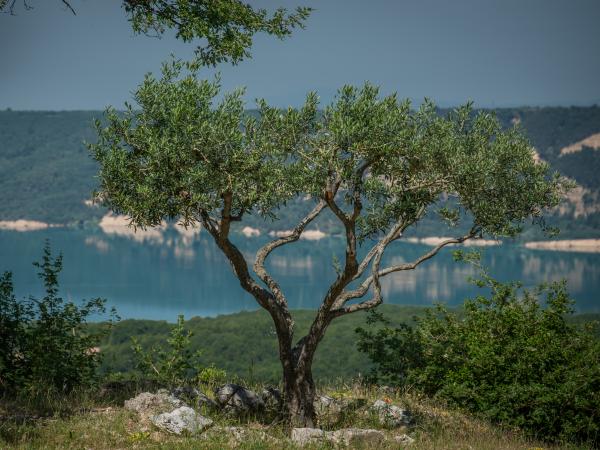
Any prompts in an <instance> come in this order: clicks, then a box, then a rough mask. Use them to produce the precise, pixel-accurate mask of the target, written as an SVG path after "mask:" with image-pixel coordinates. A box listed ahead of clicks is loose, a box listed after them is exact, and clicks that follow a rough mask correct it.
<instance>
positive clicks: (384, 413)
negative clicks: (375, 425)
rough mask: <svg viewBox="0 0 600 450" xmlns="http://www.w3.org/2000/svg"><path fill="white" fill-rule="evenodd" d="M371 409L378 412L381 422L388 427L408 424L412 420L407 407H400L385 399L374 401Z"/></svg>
mask: <svg viewBox="0 0 600 450" xmlns="http://www.w3.org/2000/svg"><path fill="white" fill-rule="evenodd" d="M371 411H373V412H374V413H376V414H377V417H378V418H379V423H380V424H381V425H383V426H386V427H390V428H396V427H401V426H404V425H408V424H410V422H411V415H410V413H409V412H408V411H407V410H406V409H402V408H399V407H398V406H396V405H392V404H391V403H387V402H384V401H383V400H377V401H376V402H375V403H373V406H371Z"/></svg>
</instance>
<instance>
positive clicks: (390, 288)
mask: <svg viewBox="0 0 600 450" xmlns="http://www.w3.org/2000/svg"><path fill="white" fill-rule="evenodd" d="M45 238H49V239H50V240H51V243H52V247H53V248H54V249H56V250H61V251H62V252H63V253H64V257H65V260H64V265H65V268H64V271H63V276H62V283H61V287H62V289H63V295H64V296H65V297H70V298H74V299H78V298H92V297H98V296H100V297H105V298H107V299H108V300H109V302H110V303H111V304H114V305H115V306H116V307H117V309H118V311H119V313H120V314H121V315H122V316H123V317H138V318H152V319H168V320H174V318H175V317H176V316H177V314H181V313H183V314H185V315H186V316H188V317H191V316H193V315H217V314H225V313H230V312H235V311H240V310H244V309H255V308H256V304H255V302H254V300H253V299H252V298H251V297H250V296H249V295H247V294H246V293H245V292H244V291H243V290H242V289H241V288H240V286H239V282H238V280H237V279H236V278H235V277H234V276H233V274H232V273H231V268H230V266H229V264H228V262H227V261H226V260H225V258H224V257H223V255H222V254H221V252H220V251H219V250H218V249H217V248H216V246H215V245H214V243H213V242H212V239H210V237H209V236H208V235H207V234H206V233H202V232H201V231H199V230H190V229H188V230H185V229H181V230H180V229H177V228H175V227H172V226H169V227H168V228H165V229H164V230H163V231H162V233H161V239H159V240H157V239H153V238H148V237H146V239H144V240H143V241H142V242H140V241H139V239H138V240H132V239H130V238H128V237H126V236H123V235H120V234H118V233H113V234H106V233H102V232H100V231H98V232H83V231H73V230H60V229H48V230H40V231H34V232H29V233H17V232H11V231H2V232H0V271H4V270H12V271H13V272H14V281H15V286H16V291H17V294H18V295H19V296H24V295H28V294H30V293H31V294H34V295H39V294H41V286H40V285H39V281H38V280H37V278H36V276H35V270H34V268H33V267H32V266H31V262H32V261H34V260H37V259H39V257H40V255H41V248H42V246H43V242H44V239H45ZM267 239H268V237H255V238H244V237H243V236H240V237H239V238H238V239H237V244H238V245H239V246H240V249H241V250H242V252H243V253H244V255H245V256H246V257H247V258H248V259H249V261H253V258H254V252H255V251H256V249H257V248H258V247H259V246H260V245H262V244H263V243H264V242H265V241H266V240H267ZM429 249H430V247H427V246H426V245H423V244H419V243H397V244H394V245H393V246H390V248H389V249H388V252H387V253H386V257H385V258H384V261H383V264H384V265H387V264H399V263H403V262H408V261H412V260H414V259H416V258H417V257H419V256H420V255H421V254H423V253H424V252H426V251H427V250H429ZM343 252H344V245H343V242H342V241H341V240H340V239H335V238H327V239H322V240H320V241H300V242H298V243H295V244H292V245H288V246H284V247H282V248H280V249H277V250H275V252H274V253H273V254H272V256H271V258H270V259H269V260H268V264H267V267H268V269H269V270H270V271H271V273H272V274H273V276H274V277H276V279H278V280H280V284H281V286H282V288H283V289H284V292H286V294H287V296H288V299H289V303H290V305H291V307H292V308H316V307H317V306H318V305H319V304H320V301H321V299H322V297H323V295H324V294H325V292H326V291H327V288H328V286H329V284H330V283H331V282H332V281H333V280H334V278H335V271H334V270H333V265H334V263H333V261H334V257H337V258H339V259H342V256H343ZM483 254H484V258H483V262H484V264H485V265H486V266H488V267H489V268H490V271H491V273H492V274H493V275H494V276H495V277H497V278H498V279H500V280H503V281H508V280H522V281H523V282H524V284H525V285H526V286H533V285H535V284H537V283H539V282H541V281H551V280H557V279H560V278H566V279H567V282H568V286H569V290H570V292H571V293H572V295H573V296H574V297H575V298H576V300H577V307H578V309H579V310H581V311H600V302H598V299H597V292H599V291H600V264H599V263H600V254H583V253H559V252H550V251H546V252H544V251H535V250H528V249H524V248H522V247H518V246H515V245H510V244H504V245H501V246H497V247H490V248H486V249H485V250H484V252H483ZM473 275H475V271H474V269H473V268H472V267H471V266H469V265H467V264H464V263H455V262H453V260H452V255H451V250H444V251H442V252H441V253H440V255H438V256H437V257H436V258H434V259H432V260H430V261H427V262H425V263H424V264H423V265H421V266H419V268H417V270H413V271H404V272H399V273H396V274H392V275H390V276H388V277H385V278H383V279H382V292H383V295H384V298H385V301H386V302H389V303H396V304H413V305H428V304H431V303H432V302H436V301H441V302H446V303H449V304H459V303H461V302H462V300H463V299H464V298H466V297H468V296H473V295H475V294H476V293H478V290H477V288H475V287H473V286H472V285H470V284H468V283H467V282H466V281H465V279H466V278H467V277H469V276H473Z"/></svg>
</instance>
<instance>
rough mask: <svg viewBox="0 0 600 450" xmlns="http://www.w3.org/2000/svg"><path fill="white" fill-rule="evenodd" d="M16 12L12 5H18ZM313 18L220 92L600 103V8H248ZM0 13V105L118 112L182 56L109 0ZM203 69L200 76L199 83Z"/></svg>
mask: <svg viewBox="0 0 600 450" xmlns="http://www.w3.org/2000/svg"><path fill="white" fill-rule="evenodd" d="M17 1H18V2H20V1H21V0H17ZM249 2H250V3H251V4H253V5H258V6H261V7H267V8H274V7H277V6H288V7H289V6H292V7H293V6H294V5H296V4H304V5H308V6H313V7H314V8H315V9H316V10H315V11H314V13H313V14H312V16H311V17H310V19H309V20H308V22H307V27H306V29H305V30H300V31H298V32H296V33H295V34H294V35H293V36H292V37H291V38H289V39H287V40H285V41H279V40H277V39H274V38H271V37H268V36H259V37H258V38H256V40H255V45H254V47H253V50H252V53H253V56H254V57H253V59H251V60H248V61H246V62H244V63H242V64H240V65H238V66H235V67H234V66H229V65H223V66H220V67H219V69H218V70H219V71H220V72H221V76H222V80H223V85H224V87H225V88H226V89H232V88H234V87H237V86H246V87H247V97H248V99H249V105H248V106H249V107H252V106H253V104H254V102H253V100H254V99H255V98H257V97H264V98H266V99H267V100H268V101H269V102H271V103H274V104H276V105H279V106H287V105H298V104H300V103H301V102H302V100H303V98H304V96H305V94H306V92H307V91H309V90H316V91H317V92H318V93H319V95H320V96H321V98H322V99H323V101H324V102H328V101H330V100H331V98H332V96H333V94H334V93H335V91H336V89H337V88H339V87H340V86H341V85H343V84H346V83H350V84H361V83H363V82H364V81H365V80H369V81H371V82H373V83H375V84H379V85H381V87H382V90H383V92H384V93H389V92H392V91H397V92H398V93H399V95H400V96H401V97H409V98H412V99H415V100H416V101H419V100H420V99H422V98H423V97H430V98H432V99H433V100H434V101H436V102H437V103H438V104H440V105H442V106H449V105H456V104H458V103H461V102H464V101H466V100H469V99H471V100H474V101H475V103H476V105H477V106H488V107H489V106H519V105H571V104H578V105H589V104H594V103H600V0H387V1H384V0H370V1H367V0H321V1H316V0H307V1H304V2H290V1H285V0H270V1H266V0H263V1H252V0H249ZM28 3H30V4H31V5H33V6H34V8H35V9H34V10H32V11H24V10H23V8H22V7H20V8H19V9H18V10H17V13H18V15H17V16H10V15H8V14H0V108H1V109H4V108H7V107H11V108H13V109H20V110H23V109H27V110H29V109H60V110H62V109H68V110H70V109H103V108H104V107H106V106H108V105H114V106H115V107H117V108H119V107H121V106H122V105H123V102H124V101H126V100H130V98H131V91H132V90H133V89H135V87H136V86H137V85H138V84H139V83H140V81H141V80H142V78H143V75H144V74H145V73H146V72H148V71H157V70H158V68H159V67H160V62H161V61H163V60H165V59H166V58H167V57H168V55H169V54H170V53H171V52H174V53H175V54H176V55H178V56H182V57H186V56H189V55H190V54H191V51H192V46H190V45H186V44H182V43H179V42H178V41H176V40H175V39H173V38H163V39H160V40H159V39H155V38H149V37H145V36H135V35H134V34H133V32H132V31H131V28H130V26H129V23H128V22H127V20H126V17H125V14H124V12H123V11H122V10H121V8H120V4H121V3H120V1H118V0H72V2H71V3H72V4H73V6H74V7H75V8H76V10H77V16H73V15H72V14H71V13H70V12H68V11H66V10H65V9H64V8H63V7H62V6H61V3H60V0H28ZM212 72H213V71H206V73H207V75H209V74H212Z"/></svg>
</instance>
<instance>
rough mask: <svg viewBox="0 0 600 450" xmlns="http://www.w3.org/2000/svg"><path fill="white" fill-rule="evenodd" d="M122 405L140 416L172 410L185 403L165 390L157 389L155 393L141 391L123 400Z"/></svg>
mask: <svg viewBox="0 0 600 450" xmlns="http://www.w3.org/2000/svg"><path fill="white" fill-rule="evenodd" d="M124 406H125V409H127V410H129V411H136V412H138V413H139V414H141V415H142V416H147V415H149V414H159V413H162V412H168V411H172V410H173V409H175V408H179V407H181V406H185V404H184V403H183V402H182V401H181V400H179V399H178V398H175V397H174V396H172V395H170V394H169V393H168V392H167V391H164V390H159V391H158V392H157V393H156V394H152V393H151V392H142V393H141V394H139V395H137V396H136V397H134V398H130V399H129V400H125V404H124Z"/></svg>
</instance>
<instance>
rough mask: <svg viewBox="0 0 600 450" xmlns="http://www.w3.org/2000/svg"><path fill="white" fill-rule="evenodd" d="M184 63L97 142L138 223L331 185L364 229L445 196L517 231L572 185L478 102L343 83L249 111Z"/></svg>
mask: <svg viewBox="0 0 600 450" xmlns="http://www.w3.org/2000/svg"><path fill="white" fill-rule="evenodd" d="M183 66H184V64H183V63H181V62H178V61H174V62H171V63H170V64H165V65H164V67H163V73H162V78H161V79H155V78H154V77H152V76H151V75H148V76H147V77H146V79H145V80H144V82H143V83H142V84H141V85H140V87H139V88H138V90H137V91H136V93H135V100H136V102H137V104H139V107H140V109H139V110H137V109H136V110H134V109H133V108H132V107H131V106H128V108H127V111H126V112H125V114H124V115H120V114H117V113H116V112H115V111H114V110H111V109H109V110H108V111H107V114H106V119H107V123H108V125H107V126H106V127H103V126H102V125H101V124H100V123H97V131H98V136H99V140H98V142H97V143H96V144H92V145H90V149H91V151H92V153H93V155H94V158H95V159H96V160H97V161H98V162H99V163H100V166H101V170H100V176H99V178H100V183H101V186H100V196H101V198H102V199H103V200H104V203H105V205H106V206H108V207H109V208H111V209H112V210H114V211H117V212H122V213H125V214H127V215H129V216H130V217H131V218H132V221H133V223H134V224H135V225H137V226H142V227H144V226H153V225H157V224H158V223H160V222H161V221H162V220H163V219H165V218H179V219H180V220H182V221H183V222H184V223H185V224H190V223H194V222H198V221H200V220H203V221H209V222H211V221H212V222H213V223H216V222H215V221H216V220H218V219H217V218H218V217H220V215H221V213H222V209H223V208H224V207H225V202H226V199H229V200H231V206H230V207H229V206H228V208H230V211H229V212H228V213H227V214H228V215H229V216H230V217H232V218H235V219H236V220H241V219H242V218H243V216H244V215H245V214H246V215H247V213H248V214H249V213H252V212H258V213H260V214H261V215H265V216H274V214H275V212H276V211H277V209H278V208H280V207H282V206H284V205H285V204H286V203H287V202H288V201H290V200H292V199H297V198H302V197H304V196H307V195H308V196H311V197H313V198H319V197H322V196H323V195H324V194H323V193H324V192H327V191H331V189H332V186H337V187H338V188H337V191H338V193H339V197H340V199H339V201H340V202H342V205H343V206H344V207H346V208H353V207H354V206H361V205H362V206H364V208H363V209H362V211H361V213H360V215H359V217H358V218H357V226H358V231H359V234H360V236H361V237H363V238H365V237H374V236H376V235H378V234H379V233H381V232H384V231H386V230H387V229H389V228H390V226H391V225H392V224H393V223H395V222H398V221H401V222H403V223H405V227H407V226H409V225H411V224H413V223H415V222H417V221H418V220H420V219H421V218H422V216H423V214H424V213H425V212H426V211H427V209H428V208H430V207H433V206H434V205H436V206H437V205H439V202H440V201H443V199H444V198H451V199H453V200H454V201H455V203H456V204H457V205H458V208H460V210H461V211H463V212H464V213H468V214H470V215H471V216H472V218H473V223H472V230H473V232H474V233H489V234H493V235H514V234H516V233H518V232H519V231H520V227H521V224H522V222H523V221H524V220H525V219H527V218H530V217H533V218H534V219H536V218H539V217H540V216H541V213H542V210H543V209H544V208H548V207H552V206H555V205H557V204H558V202H559V201H560V198H561V196H562V195H563V193H564V190H565V189H566V188H568V184H567V183H565V181H564V180H562V179H561V178H559V177H558V175H556V174H554V175H551V174H550V172H549V167H548V166H547V165H546V164H537V163H535V162H534V160H533V154H532V148H531V146H530V144H529V142H528V141H527V139H526V138H525V137H524V136H523V135H522V134H521V133H520V131H519V130H517V129H515V128H513V129H510V130H507V131H503V130H502V129H501V126H500V124H499V122H498V121H497V120H496V118H495V117H494V116H493V115H492V114H489V113H478V114H475V115H473V114H472V109H471V105H465V106H463V107H461V108H458V109H457V110H455V111H452V112H451V113H449V114H448V115H446V116H445V117H441V116H439V115H438V114H437V111H436V109H435V106H434V105H433V104H432V103H430V102H425V103H424V104H423V105H422V106H421V107H420V108H419V110H418V111H412V110H411V108H410V104H409V102H408V101H399V100H398V99H397V97H396V95H391V96H388V97H385V98H380V96H379V90H378V89H377V88H376V87H375V86H372V85H370V84H366V85H365V86H363V87H362V88H360V89H359V88H355V87H351V86H345V87H343V88H342V89H340V91H339V93H338V96H337V98H336V100H335V101H334V102H333V103H332V104H331V105H329V106H327V107H326V108H325V110H324V113H323V115H319V114H317V106H318V101H317V96H316V95H315V94H314V93H311V94H309V95H308V96H307V100H306V103H305V104H304V105H303V106H302V107H301V108H300V109H298V110H294V109H287V110H279V109H276V108H272V107H270V106H268V105H267V104H266V102H264V101H259V110H258V116H257V117H256V118H254V117H248V116H246V115H244V104H243V101H242V98H241V91H236V92H234V93H230V94H226V95H225V96H224V97H223V100H222V101H220V102H219V103H216V102H215V98H216V97H217V95H218V93H219V85H218V82H217V81H215V82H209V81H206V80H198V79H197V78H196V75H197V73H196V72H195V71H194V70H192V71H191V72H190V73H189V74H187V75H186V74H184V73H183ZM215 103H216V104H215ZM348 214H349V213H348Z"/></svg>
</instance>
